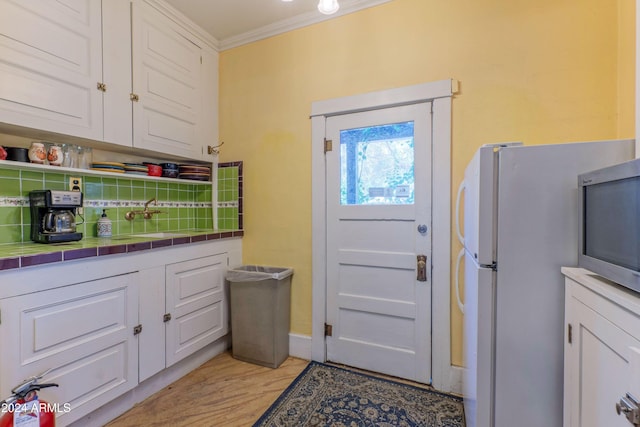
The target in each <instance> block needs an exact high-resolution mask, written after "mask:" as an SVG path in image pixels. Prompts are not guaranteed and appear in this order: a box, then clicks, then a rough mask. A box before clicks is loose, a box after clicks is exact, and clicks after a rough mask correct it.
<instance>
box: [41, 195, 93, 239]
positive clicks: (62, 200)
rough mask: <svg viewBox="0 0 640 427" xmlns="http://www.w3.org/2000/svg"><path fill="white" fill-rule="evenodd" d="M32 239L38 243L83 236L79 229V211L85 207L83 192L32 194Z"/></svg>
mask: <svg viewBox="0 0 640 427" xmlns="http://www.w3.org/2000/svg"><path fill="white" fill-rule="evenodd" d="M29 204H30V210H31V240H33V241H34V242H38V243H59V242H72V241H75V240H80V239H82V233H79V232H77V230H76V212H77V209H78V208H80V207H82V193H81V192H80V191H58V190H34V191H31V192H30V193H29Z"/></svg>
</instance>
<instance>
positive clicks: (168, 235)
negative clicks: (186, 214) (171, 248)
mask: <svg viewBox="0 0 640 427" xmlns="http://www.w3.org/2000/svg"><path fill="white" fill-rule="evenodd" d="M131 236H132V237H151V238H156V239H170V238H172V237H186V236H189V234H185V233H168V232H161V233H144V234H132V235H131Z"/></svg>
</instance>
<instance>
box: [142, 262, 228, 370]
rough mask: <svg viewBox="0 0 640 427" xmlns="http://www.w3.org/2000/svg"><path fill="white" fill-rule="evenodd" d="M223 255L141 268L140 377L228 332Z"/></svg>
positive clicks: (170, 363) (163, 366)
mask: <svg viewBox="0 0 640 427" xmlns="http://www.w3.org/2000/svg"><path fill="white" fill-rule="evenodd" d="M228 258H229V257H228V254H227V253H221V254H215V255H210V256H205V257H202V258H196V259H191V260H188V261H181V262H176V263H173V264H167V265H166V266H164V267H156V268H152V269H148V270H143V271H141V272H140V275H141V279H142V280H141V284H142V285H141V286H143V288H144V290H143V295H144V296H143V298H142V301H141V304H140V313H141V323H142V324H143V325H144V328H145V329H144V332H145V333H144V334H141V336H140V372H139V379H140V381H144V380H146V379H148V378H150V377H151V376H153V375H155V374H156V373H158V372H160V371H162V370H163V369H165V368H168V367H169V366H171V365H173V364H175V363H176V362H178V361H179V360H182V359H184V358H185V357H187V356H190V355H191V354H193V353H195V352H196V351H198V350H200V349H201V348H203V347H205V346H207V345H208V344H211V343H212V342H214V341H216V340H217V339H218V338H221V337H223V336H224V335H226V334H227V333H228V332H229V309H228V301H229V299H228V296H227V294H228V292H227V291H226V289H225V280H224V273H225V271H226V269H227V263H228Z"/></svg>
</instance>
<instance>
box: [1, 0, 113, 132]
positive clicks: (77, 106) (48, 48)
mask: <svg viewBox="0 0 640 427" xmlns="http://www.w3.org/2000/svg"><path fill="white" fill-rule="evenodd" d="M100 3H101V2H99V1H94V0H64V1H63V0H59V1H51V0H29V1H22V0H15V1H12V0H0V58H1V59H2V66H0V115H1V117H2V118H1V120H2V121H3V122H5V123H8V124H12V125H18V126H25V127H30V128H36V129H41V130H46V131H51V132H57V133H63V134H68V135H74V136H80V137H84V138H91V139H102V135H103V120H102V92H101V91H99V90H98V88H97V85H98V83H101V82H102V23H101V6H100Z"/></svg>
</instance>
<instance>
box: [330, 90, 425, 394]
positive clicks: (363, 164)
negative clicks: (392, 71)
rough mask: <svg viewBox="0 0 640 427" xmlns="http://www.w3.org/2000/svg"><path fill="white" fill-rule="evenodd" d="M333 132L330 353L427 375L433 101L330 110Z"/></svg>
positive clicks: (350, 361)
mask: <svg viewBox="0 0 640 427" xmlns="http://www.w3.org/2000/svg"><path fill="white" fill-rule="evenodd" d="M326 139H327V140H331V141H332V150H331V151H328V152H327V153H326V188H327V190H326V191H327V198H326V200H327V314H326V319H327V324H329V325H331V329H332V331H331V334H330V336H327V339H326V346H327V360H330V361H333V362H337V363H343V364H346V365H350V366H355V367H359V368H363V369H367V370H371V371H376V372H381V373H385V374H389V375H393V376H397V377H402V378H407V379H411V380H415V381H420V382H423V383H429V382H430V381H431V285H432V284H431V103H421V104H415V105H408V106H401V107H393V108H387V109H381V110H374V111H367V112H361V113H353V114H345V115H340V116H334V117H330V118H328V119H327V123H326ZM419 257H424V258H422V259H423V260H424V263H420V264H421V267H422V268H418V264H419V262H418V261H419ZM419 270H422V272H424V274H423V277H418V276H419V273H421V271H419Z"/></svg>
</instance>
